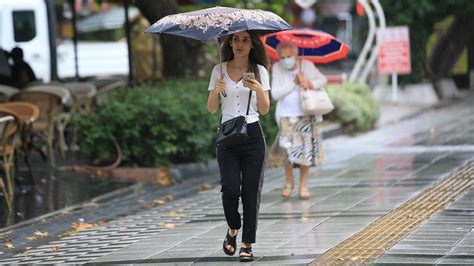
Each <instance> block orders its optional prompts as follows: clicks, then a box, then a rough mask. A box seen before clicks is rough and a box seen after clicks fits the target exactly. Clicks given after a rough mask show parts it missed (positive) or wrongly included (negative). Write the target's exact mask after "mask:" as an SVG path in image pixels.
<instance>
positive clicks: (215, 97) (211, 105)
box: [207, 79, 226, 113]
mask: <svg viewBox="0 0 474 266" xmlns="http://www.w3.org/2000/svg"><path fill="white" fill-rule="evenodd" d="M220 93H222V95H223V96H224V97H225V96H226V94H225V82H224V80H223V79H218V80H216V83H215V85H214V89H213V90H212V91H210V92H209V97H208V98H207V110H208V111H209V112H211V113H214V112H216V111H217V109H218V108H219V94H220Z"/></svg>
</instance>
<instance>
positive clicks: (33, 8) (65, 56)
mask: <svg viewBox="0 0 474 266" xmlns="http://www.w3.org/2000/svg"><path fill="white" fill-rule="evenodd" d="M51 2H52V1H51ZM47 9H48V7H47V5H46V1H45V0H0V26H1V27H0V48H2V49H3V50H6V51H11V49H13V48H14V47H20V48H22V49H23V53H24V59H25V61H26V62H27V63H28V64H30V66H31V68H33V71H34V72H35V75H36V77H37V78H38V79H42V80H43V81H46V82H48V81H50V80H51V77H52V74H54V73H52V72H51V71H52V68H51V58H54V56H51V51H53V52H54V51H56V58H57V75H58V77H59V78H69V77H74V76H75V75H76V71H75V61H74V60H75V59H74V58H75V57H74V47H73V43H72V41H69V42H67V43H60V44H56V43H55V42H56V40H54V41H52V43H53V45H55V47H54V48H55V49H50V35H49V28H50V27H49V25H50V24H49V23H48V21H49V20H48V12H47ZM51 10H54V9H53V8H51ZM54 30H56V29H54ZM53 36H55V34H54V35H53ZM77 50H78V66H79V67H78V68H79V76H80V77H89V76H103V75H106V76H108V75H127V74H128V52H127V44H126V42H79V43H78V48H77ZM53 71H54V68H53ZM53 76H54V75H53Z"/></svg>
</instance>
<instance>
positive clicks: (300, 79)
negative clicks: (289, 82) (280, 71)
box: [293, 72, 305, 85]
mask: <svg viewBox="0 0 474 266" xmlns="http://www.w3.org/2000/svg"><path fill="white" fill-rule="evenodd" d="M304 81H305V78H304V73H303V72H300V73H298V74H297V75H296V76H295V79H294V80H293V82H294V83H295V84H296V85H302V83H303V82H304Z"/></svg>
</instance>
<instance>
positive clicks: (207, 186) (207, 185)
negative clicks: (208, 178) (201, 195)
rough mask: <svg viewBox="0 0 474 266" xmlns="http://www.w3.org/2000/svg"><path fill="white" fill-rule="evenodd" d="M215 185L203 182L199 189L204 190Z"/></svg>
mask: <svg viewBox="0 0 474 266" xmlns="http://www.w3.org/2000/svg"><path fill="white" fill-rule="evenodd" d="M213 187H214V186H213V185H211V184H208V183H206V184H201V185H200V186H199V188H198V190H199V191H203V190H209V189H212V188H213Z"/></svg>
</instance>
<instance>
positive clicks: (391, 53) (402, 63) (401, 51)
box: [377, 26, 411, 102]
mask: <svg viewBox="0 0 474 266" xmlns="http://www.w3.org/2000/svg"><path fill="white" fill-rule="evenodd" d="M377 42H379V45H380V50H379V55H378V64H377V67H378V70H379V73H380V74H391V75H392V100H393V101H394V102H396V101H398V93H397V88H398V84H397V83H398V80H397V78H398V76H397V75H401V74H409V73H410V72H411V60H410V38H409V33H408V27H406V26H400V27H387V28H385V30H379V31H378V32H377Z"/></svg>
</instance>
